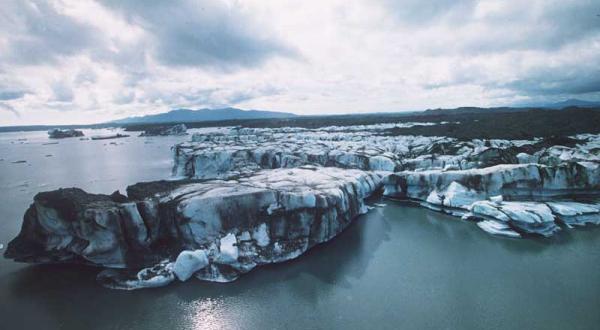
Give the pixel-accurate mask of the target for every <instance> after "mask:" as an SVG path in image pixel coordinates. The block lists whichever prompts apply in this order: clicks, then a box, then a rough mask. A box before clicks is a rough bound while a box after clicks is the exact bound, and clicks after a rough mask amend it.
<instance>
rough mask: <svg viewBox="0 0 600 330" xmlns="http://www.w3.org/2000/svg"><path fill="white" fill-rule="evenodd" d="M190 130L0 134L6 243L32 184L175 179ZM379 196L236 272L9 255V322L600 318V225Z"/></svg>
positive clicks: (531, 321) (516, 322)
mask: <svg viewBox="0 0 600 330" xmlns="http://www.w3.org/2000/svg"><path fill="white" fill-rule="evenodd" d="M85 133H86V135H93V134H101V133H102V132H96V133H93V132H90V131H86V132H85ZM134 135H137V134H134ZM188 138H189V137H156V138H139V137H137V136H131V137H129V138H123V139H115V140H102V141H87V140H84V141H82V140H79V139H78V138H73V139H64V140H56V141H49V140H48V139H47V137H46V133H45V132H28V133H6V134H0V159H2V161H0V175H1V176H0V188H1V189H2V192H3V194H2V198H1V199H0V215H1V218H0V244H4V246H6V244H7V243H8V241H9V240H10V239H12V238H13V237H14V236H15V235H16V234H17V233H18V231H19V228H20V225H21V219H22V216H23V213H24V212H25V209H26V208H27V206H28V205H29V204H30V203H31V202H32V200H33V196H34V195H35V194H36V193H37V192H39V191H45V190H52V189H57V188H59V187H72V186H76V187H80V188H82V189H84V190H87V191H89V192H94V193H111V192H113V191H114V190H116V189H120V190H121V191H123V190H124V188H125V187H126V186H127V185H129V184H133V183H136V182H139V181H148V180H156V179H166V178H168V177H169V175H170V170H171V166H172V163H171V151H170V147H171V146H172V145H173V144H174V143H177V142H179V141H184V140H186V139H188ZM20 139H27V140H20ZM48 142H58V144H51V145H47V144H45V143H48ZM111 143H114V144H111ZM22 160H24V161H25V163H23V162H19V161H22ZM13 162H17V163H13ZM373 202H378V203H385V204H386V206H385V207H376V208H374V209H372V210H371V211H370V212H369V213H368V214H367V215H364V216H361V217H360V218H358V219H357V220H356V221H355V223H354V224H353V225H352V226H350V227H349V228H348V229H347V230H346V231H345V232H343V233H342V234H341V235H340V236H338V237H337V238H336V239H334V240H333V241H331V242H329V243H326V244H323V245H320V246H317V247H316V248H314V249H312V250H310V251H309V252H308V253H307V254H305V255H303V256H301V257H300V258H298V259H296V260H293V261H290V262H286V263H283V264H277V265H269V266H264V267H259V268H257V269H255V270H253V271H252V272H250V273H249V274H246V275H244V276H242V277H241V278H240V279H239V280H238V281H236V282H233V283H228V284H218V283H207V282H200V281H197V280H194V279H191V280H190V281H188V282H186V283H175V284H173V285H170V286H168V287H164V288H159V289H152V290H140V291H133V292H123V291H113V290H108V289H105V288H103V287H101V286H99V285H98V284H97V283H96V282H95V276H96V274H97V273H98V271H99V270H98V269H94V268H90V267H82V266H69V265H45V266H30V265H24V264H18V263H14V262H12V261H9V260H6V259H1V260H0V320H1V324H2V327H3V328H6V329H20V328H42V329H220V328H225V329H230V328H244V329H265V328H277V329H284V328H285V329H296V328H302V329H319V328H321V329H330V328H333V327H340V328H347V329H355V328H356V329H364V328H389V329H397V328H404V329H424V328H425V329H427V328H431V329H439V328H450V329H481V328H485V329H496V328H533V329H565V328H569V329H595V328H597V327H598V324H600V313H598V311H599V310H600V228H599V227H587V228H583V229H576V230H570V231H563V232H562V233H561V234H560V235H557V236H556V237H554V238H552V239H550V240H544V239H521V240H515V239H504V238H497V237H492V236H490V235H488V234H486V233H484V232H482V231H481V230H479V229H478V227H477V226H475V225H474V224H472V223H468V222H464V221H460V220H457V219H456V218H453V217H450V216H447V215H443V214H440V213H436V212H433V211H429V210H426V209H423V208H419V207H416V206H412V205H407V204H403V203H398V202H394V201H390V200H377V201H373ZM0 252H3V250H0Z"/></svg>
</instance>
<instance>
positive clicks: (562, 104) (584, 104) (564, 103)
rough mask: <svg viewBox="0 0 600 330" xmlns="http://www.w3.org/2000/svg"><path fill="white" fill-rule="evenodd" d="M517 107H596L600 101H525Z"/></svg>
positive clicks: (599, 104) (599, 105)
mask: <svg viewBox="0 0 600 330" xmlns="http://www.w3.org/2000/svg"><path fill="white" fill-rule="evenodd" d="M518 107H521V108H546V109H557V110H558V109H564V108H568V107H578V108H598V107H600V102H594V101H585V100H579V99H568V100H565V101H560V102H555V103H542V104H540V103H526V104H521V105H519V106H518Z"/></svg>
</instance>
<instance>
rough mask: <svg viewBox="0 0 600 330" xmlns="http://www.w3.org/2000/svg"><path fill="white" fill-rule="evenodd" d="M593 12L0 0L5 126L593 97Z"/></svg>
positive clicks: (597, 38) (464, 3)
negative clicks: (175, 111)
mask: <svg viewBox="0 0 600 330" xmlns="http://www.w3.org/2000/svg"><path fill="white" fill-rule="evenodd" d="M599 13H600V6H599V5H597V4H596V2H595V1H589V0H577V1H568V2H566V1H554V0H552V1H542V0H533V1H527V2H524V1H518V0H512V1H499V0H482V1H471V0H461V1H444V0H435V1H430V2H427V3H424V2H423V1H414V0H404V1H390V0H378V1H369V0H327V1H325V0H324V1H318V2H317V1H300V0H292V1H266V0H248V1H221V0H195V1H194V0H180V1H173V2H168V4H167V2H160V1H131V0H127V1H116V0H114V1H113V0H98V1H94V0H48V1H32V0H6V1H4V3H3V6H2V7H0V102H2V107H1V108H0V125H16V124H43V123H92V122H99V121H106V120H110V119H115V118H118V117H123V116H133V115H142V114H146V113H157V112H161V111H165V110H168V109H170V108H178V107H189V108H199V107H220V106H239V107H243V108H256V109H270V110H280V111H292V112H296V113H300V114H322V113H348V112H351V113H355V112H375V111H402V110H415V109H424V108H436V107H454V106H462V105H479V106H495V105H506V104H512V103H515V102H522V101H528V100H529V101H531V100H534V101H546V100H558V99H562V98H567V97H578V96H579V97H585V98H588V99H600V80H599V79H598V78H597V77H599V76H600V71H599V70H600V60H599V59H600V18H599V17H598V16H597V15H598V14H599ZM18 115H19V116H18Z"/></svg>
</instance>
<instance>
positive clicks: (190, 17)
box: [102, 0, 293, 69]
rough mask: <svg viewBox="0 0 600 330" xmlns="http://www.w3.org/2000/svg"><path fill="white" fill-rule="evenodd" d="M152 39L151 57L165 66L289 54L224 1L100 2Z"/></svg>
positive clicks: (226, 63) (224, 65) (251, 62)
mask: <svg viewBox="0 0 600 330" xmlns="http://www.w3.org/2000/svg"><path fill="white" fill-rule="evenodd" d="M102 3H103V4H105V5H106V7H108V8H110V9H112V10H114V11H116V12H118V13H120V14H121V15H122V16H123V17H125V18H126V19H127V21H129V22H130V23H132V24H135V25H138V26H140V27H142V28H143V29H144V30H145V31H146V32H148V33H149V34H150V35H151V38H152V42H153V44H152V47H153V50H154V56H155V57H156V58H157V59H158V60H159V61H161V62H162V63H163V64H166V65H173V66H205V67H216V68H220V69H228V68H231V67H236V66H246V67H247V66H255V65H259V64H261V63H263V62H264V61H265V60H266V59H268V58H270V57H272V56H274V55H286V56H287V55H291V54H292V53H293V52H292V51H291V50H290V49H288V48H287V47H286V46H284V45H283V44H281V43H280V42H278V41H276V40H274V39H273V38H272V37H271V36H270V35H269V33H268V32H267V31H265V30H264V29H262V28H260V27H259V26H258V25H257V24H255V23H253V22H251V21H250V19H249V18H248V17H246V16H245V15H243V13H242V12H241V11H240V10H239V9H238V8H236V7H232V8H229V7H227V5H226V4H224V3H223V2H222V1H218V0H202V1H188V0H181V1H173V2H167V1H135V0H128V1H118V0H106V1H102Z"/></svg>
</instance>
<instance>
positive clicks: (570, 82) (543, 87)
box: [498, 67, 600, 96]
mask: <svg viewBox="0 0 600 330" xmlns="http://www.w3.org/2000/svg"><path fill="white" fill-rule="evenodd" d="M569 69H570V70H569ZM498 87H506V88H510V89H513V90H516V91H519V92H520V93H522V94H526V95H532V96H535V95H577V94H588V93H600V69H598V67H590V68H587V67H579V68H564V69H562V70H561V69H556V68H544V69H539V70H536V71H534V72H529V73H528V74H527V75H525V76H524V77H523V78H521V79H517V80H515V81H512V82H510V83H507V84H503V85H500V86H498Z"/></svg>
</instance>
